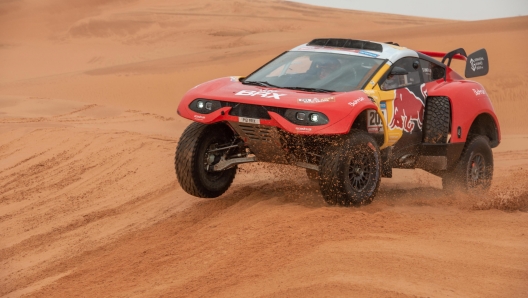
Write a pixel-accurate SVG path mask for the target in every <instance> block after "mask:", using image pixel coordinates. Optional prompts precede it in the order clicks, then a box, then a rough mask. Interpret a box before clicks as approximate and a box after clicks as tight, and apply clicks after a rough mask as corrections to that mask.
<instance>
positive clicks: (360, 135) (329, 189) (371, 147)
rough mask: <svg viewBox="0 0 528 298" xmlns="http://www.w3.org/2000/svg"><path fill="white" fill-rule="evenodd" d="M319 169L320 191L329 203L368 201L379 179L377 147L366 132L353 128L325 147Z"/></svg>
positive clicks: (379, 158) (379, 162)
mask: <svg viewBox="0 0 528 298" xmlns="http://www.w3.org/2000/svg"><path fill="white" fill-rule="evenodd" d="M319 169H320V170H319V174H320V177H321V178H320V180H319V185H320V188H321V193H322V195H323V198H324V199H325V201H326V202H327V203H328V204H330V205H336V204H339V205H342V206H350V205H353V206H359V205H365V204H369V203H370V202H372V200H373V199H374V196H375V195H376V192H377V191H378V187H379V184H380V181H381V157H380V150H379V147H378V145H377V144H376V141H375V140H374V139H373V138H372V137H371V136H370V135H369V134H367V133H366V132H364V131H360V130H353V131H352V132H351V133H350V134H349V135H348V138H346V139H343V140H341V141H338V142H337V143H336V144H334V145H330V146H329V147H328V148H327V149H326V150H325V152H324V154H323V155H322V157H321V162H320V165H319Z"/></svg>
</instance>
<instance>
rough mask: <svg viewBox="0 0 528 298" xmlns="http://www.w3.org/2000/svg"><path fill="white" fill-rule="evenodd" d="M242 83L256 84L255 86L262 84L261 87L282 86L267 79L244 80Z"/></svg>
mask: <svg viewBox="0 0 528 298" xmlns="http://www.w3.org/2000/svg"><path fill="white" fill-rule="evenodd" d="M242 84H245V85H255V86H261V87H274V88H282V87H279V86H277V85H273V84H270V83H268V82H266V81H244V82H242Z"/></svg>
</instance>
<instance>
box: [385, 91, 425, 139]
mask: <svg viewBox="0 0 528 298" xmlns="http://www.w3.org/2000/svg"><path fill="white" fill-rule="evenodd" d="M416 87H418V86H416ZM416 89H418V88H416ZM419 90H420V91H419V92H417V93H418V96H421V97H422V98H420V97H418V96H417V95H416V94H415V93H414V92H412V91H411V90H409V88H400V89H396V90H395V93H396V98H395V99H394V105H393V106H394V113H393V116H392V120H391V122H390V123H389V128H390V129H401V130H403V131H405V132H409V133H410V132H412V131H413V130H414V128H415V126H416V125H418V128H419V129H420V130H421V129H422V124H423V112H424V101H425V97H427V90H425V84H422V85H421V86H419ZM417 91H418V90H417Z"/></svg>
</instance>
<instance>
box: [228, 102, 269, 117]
mask: <svg viewBox="0 0 528 298" xmlns="http://www.w3.org/2000/svg"><path fill="white" fill-rule="evenodd" d="M229 115H232V116H239V117H248V118H257V119H268V120H269V119H271V117H270V115H269V114H268V111H266V108H264V107H263V106H256V105H248V104H237V105H235V106H234V107H233V108H232V109H231V111H229Z"/></svg>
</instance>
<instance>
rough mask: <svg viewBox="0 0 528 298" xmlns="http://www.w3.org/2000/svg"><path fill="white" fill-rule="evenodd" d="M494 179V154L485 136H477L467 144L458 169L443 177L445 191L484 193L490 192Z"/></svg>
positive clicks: (457, 166)
mask: <svg viewBox="0 0 528 298" xmlns="http://www.w3.org/2000/svg"><path fill="white" fill-rule="evenodd" d="M492 178H493V153H492V151H491V147H490V145H489V141H488V139H487V138H486V137H484V136H476V137H474V138H472V139H471V140H470V141H468V143H467V144H466V147H465V148H464V151H463V152H462V156H461V158H460V161H459V162H458V164H457V165H456V167H455V168H454V169H453V170H452V171H449V172H447V173H445V174H444V175H443V177H442V186H443V188H444V191H446V192H448V193H450V192H453V191H455V190H462V191H467V192H469V193H475V194H478V193H482V192H486V191H488V190H489V188H490V186H491V180H492Z"/></svg>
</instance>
